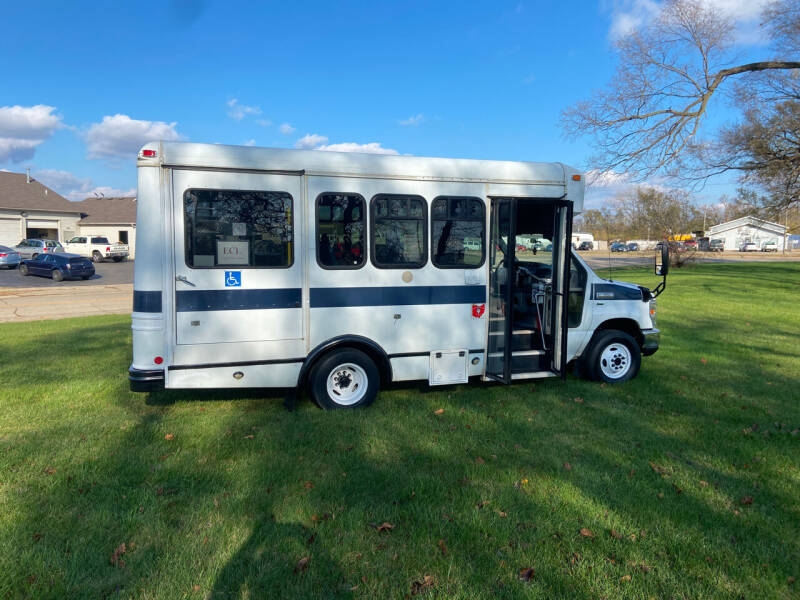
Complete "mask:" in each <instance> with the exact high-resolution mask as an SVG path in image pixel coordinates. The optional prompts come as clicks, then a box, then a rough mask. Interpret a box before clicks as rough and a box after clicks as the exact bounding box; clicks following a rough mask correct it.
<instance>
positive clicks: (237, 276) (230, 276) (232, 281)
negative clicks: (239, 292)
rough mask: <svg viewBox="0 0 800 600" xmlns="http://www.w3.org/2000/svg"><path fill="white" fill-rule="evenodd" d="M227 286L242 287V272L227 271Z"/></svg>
mask: <svg viewBox="0 0 800 600" xmlns="http://www.w3.org/2000/svg"><path fill="white" fill-rule="evenodd" d="M225 287H242V272H241V271H225Z"/></svg>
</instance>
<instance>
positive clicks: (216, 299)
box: [175, 288, 302, 312]
mask: <svg viewBox="0 0 800 600" xmlns="http://www.w3.org/2000/svg"><path fill="white" fill-rule="evenodd" d="M175 295H176V303H177V310H178V312H194V311H205V310H259V309H270V308H299V307H300V300H301V297H302V290H301V289H300V288H287V289H268V290H241V289H239V290H181V291H180V292H176V293H175Z"/></svg>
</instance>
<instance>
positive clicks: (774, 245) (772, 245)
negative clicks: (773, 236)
mask: <svg viewBox="0 0 800 600" xmlns="http://www.w3.org/2000/svg"><path fill="white" fill-rule="evenodd" d="M761 251H762V252H777V251H778V242H776V241H775V240H770V241H769V242H764V243H763V244H761Z"/></svg>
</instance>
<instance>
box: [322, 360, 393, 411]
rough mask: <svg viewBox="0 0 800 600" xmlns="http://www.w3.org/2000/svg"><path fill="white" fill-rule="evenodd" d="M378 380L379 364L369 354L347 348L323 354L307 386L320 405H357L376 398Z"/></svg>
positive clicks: (324, 407)
mask: <svg viewBox="0 0 800 600" xmlns="http://www.w3.org/2000/svg"><path fill="white" fill-rule="evenodd" d="M380 380H381V378H380V374H379V373H378V367H376V366H375V363H374V362H373V361H372V359H371V358H370V357H369V356H367V355H366V354H364V353H363V352H361V351H360V350H356V349H354V348H346V349H343V350H337V351H334V352H333V353H331V354H329V355H328V356H325V357H324V358H322V360H320V361H319V362H318V363H317V364H316V365H315V366H314V368H313V369H312V370H311V376H310V380H309V383H310V386H309V387H310V391H311V395H312V397H313V398H314V401H315V402H316V403H317V405H318V406H319V407H320V408H323V409H326V410H330V409H334V408H360V407H363V406H369V405H370V404H372V402H373V401H374V400H375V397H376V396H377V395H378V389H379V387H380Z"/></svg>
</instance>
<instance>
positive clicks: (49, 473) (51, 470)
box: [44, 467, 56, 475]
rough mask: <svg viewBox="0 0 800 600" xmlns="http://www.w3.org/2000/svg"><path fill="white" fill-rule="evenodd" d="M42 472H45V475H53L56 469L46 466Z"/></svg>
mask: <svg viewBox="0 0 800 600" xmlns="http://www.w3.org/2000/svg"><path fill="white" fill-rule="evenodd" d="M44 472H45V473H46V474H47V475H55V474H56V470H55V469H54V468H53V467H47V468H46V469H45V470H44Z"/></svg>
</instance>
